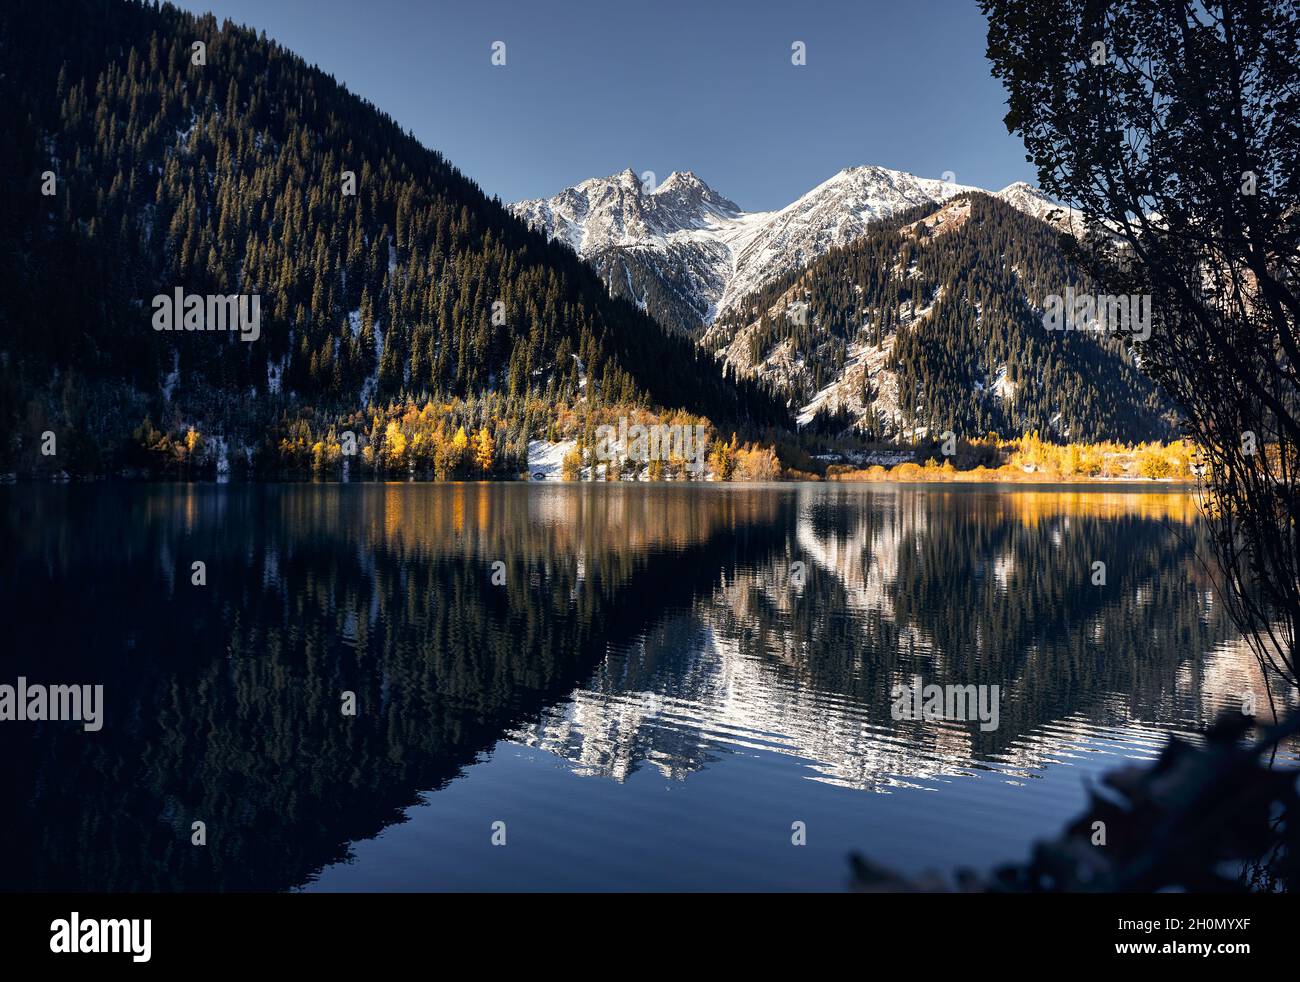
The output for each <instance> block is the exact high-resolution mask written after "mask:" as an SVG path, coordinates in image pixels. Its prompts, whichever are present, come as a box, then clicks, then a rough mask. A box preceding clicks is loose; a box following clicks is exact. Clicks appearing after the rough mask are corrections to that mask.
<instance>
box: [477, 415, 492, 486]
mask: <svg viewBox="0 0 1300 982" xmlns="http://www.w3.org/2000/svg"><path fill="white" fill-rule="evenodd" d="M495 458H496V444H495V443H494V442H493V440H492V434H491V433H490V432H488V428H487V427H486V426H484V427H483V428H482V429H480V430H479V431H478V436H477V437H475V439H474V466H475V467H476V468H478V471H479V473H481V474H490V473H492V464H493V463H494V461H495Z"/></svg>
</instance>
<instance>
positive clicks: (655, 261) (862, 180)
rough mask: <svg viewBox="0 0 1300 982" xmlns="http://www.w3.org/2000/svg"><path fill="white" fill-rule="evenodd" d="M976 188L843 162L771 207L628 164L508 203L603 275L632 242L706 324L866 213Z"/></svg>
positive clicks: (1023, 199)
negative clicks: (651, 176) (654, 183)
mask: <svg viewBox="0 0 1300 982" xmlns="http://www.w3.org/2000/svg"><path fill="white" fill-rule="evenodd" d="M978 190H981V189H980V188H976V187H973V186H970V185H964V184H957V183H955V182H953V181H944V180H938V179H935V178H925V177H917V176H916V175H914V174H909V173H906V172H905V171H897V170H890V169H889V168H887V167H876V166H871V165H864V166H858V167H848V168H845V169H844V170H842V171H840V172H839V173H837V174H834V175H832V176H831V177H830V178H828V179H827V180H825V181H823V182H822V183H821V184H819V185H817V186H816V187H814V188H813V189H812V190H810V191H809V192H807V193H806V194H804V195H802V196H801V197H800V198H798V199H797V200H796V201H793V202H791V203H790V204H788V205H786V206H785V207H784V208H781V209H779V210H777V211H770V212H745V211H742V210H741V209H740V207H739V206H738V205H736V204H735V202H733V201H731V200H730V199H728V198H726V197H724V196H722V195H721V194H719V193H718V192H717V191H715V190H713V188H711V187H709V185H708V184H706V183H705V182H704V181H702V180H701V179H700V178H699V177H697V176H696V175H695V174H693V173H692V172H691V171H673V173H671V174H669V175H668V177H667V178H666V179H665V180H664V181H663V182H662V183H661V184H659V186H658V187H655V188H654V189H653V190H650V191H647V190H646V188H645V185H644V184H643V182H642V180H641V177H640V176H639V175H638V174H637V173H636V172H635V171H633V170H632V169H631V168H630V167H629V168H627V169H626V170H624V171H622V172H620V173H618V174H614V175H611V176H610V177H599V178H591V179H589V180H585V181H583V182H581V183H580V184H577V185H575V186H573V187H571V188H568V189H566V190H564V191H561V192H560V193H559V194H557V195H555V196H554V197H551V198H545V199H537V200H532V201H520V202H518V203H516V204H514V205H511V206H510V209H511V211H512V212H513V213H514V214H515V215H516V216H517V217H519V218H521V219H523V220H524V221H525V222H527V223H528V224H529V225H531V226H532V227H533V228H536V229H538V230H539V231H542V232H545V233H546V234H547V235H548V236H550V237H551V238H557V239H561V240H562V241H565V242H568V243H569V245H570V246H572V247H573V249H574V250H576V251H577V252H578V253H579V254H580V255H582V256H583V257H584V258H586V259H588V260H590V261H592V262H593V263H595V265H596V266H597V267H598V268H600V269H601V270H602V271H603V272H605V273H606V274H607V275H608V274H609V273H610V271H611V270H612V269H613V268H614V267H615V266H618V267H619V268H624V267H623V266H622V265H621V264H620V259H621V258H622V251H623V250H635V255H636V261H637V263H638V267H639V268H640V269H646V268H649V269H652V270H654V271H655V273H654V275H657V276H659V278H660V279H661V280H663V281H664V282H665V283H671V284H672V285H673V289H674V292H675V293H676V294H677V295H678V296H681V297H682V298H683V300H685V301H686V302H687V303H688V305H689V306H690V308H691V309H692V310H693V311H694V313H695V316H698V318H699V320H700V321H701V322H703V323H704V324H708V323H711V322H712V321H713V319H714V318H715V317H716V316H717V315H718V314H719V313H721V312H722V311H724V310H726V309H728V307H729V306H731V305H732V304H734V303H736V302H737V301H738V300H740V299H741V298H742V297H745V296H747V295H748V294H749V293H751V292H752V291H754V290H756V289H758V288H759V287H761V286H763V285H764V284H766V283H768V282H770V281H771V280H772V279H774V278H776V277H778V276H780V275H782V274H783V273H786V272H788V271H789V270H791V269H797V268H800V267H803V266H805V265H807V264H808V263H809V262H811V261H812V260H814V259H816V258H817V257H818V256H820V255H822V254H823V253H825V252H826V251H827V250H829V249H831V248H833V247H835V246H839V245H845V244H846V243H848V242H850V241H852V240H853V239H855V238H857V237H858V236H860V235H862V234H863V233H864V232H865V231H866V229H867V226H868V225H869V224H870V223H871V222H873V221H877V220H880V219H884V218H888V217H889V216H891V215H893V214H896V213H898V212H900V211H903V210H905V209H908V208H911V207H914V206H916V205H923V204H926V203H927V202H935V203H941V202H944V201H946V200H948V199H949V198H952V197H954V196H955V195H958V194H962V193H963V192H967V191H978ZM997 196H998V197H999V198H1002V199H1003V200H1004V201H1006V202H1007V203H1008V204H1010V205H1012V206H1013V207H1015V208H1018V209H1020V210H1021V211H1024V212H1026V213H1028V214H1030V215H1033V216H1034V217H1036V218H1040V219H1044V220H1048V219H1049V217H1050V216H1051V215H1052V214H1053V213H1054V212H1055V211H1056V210H1057V209H1059V208H1060V206H1059V205H1057V204H1056V203H1055V202H1053V201H1051V200H1050V199H1049V198H1047V196H1046V195H1044V194H1043V193H1042V192H1041V191H1038V190H1037V189H1036V188H1032V187H1030V186H1029V185H1027V184H1024V183H1023V182H1021V183H1017V184H1012V185H1010V186H1008V187H1006V188H1004V189H1003V190H1002V191H999V192H998V193H997ZM622 275H624V274H620V276H622Z"/></svg>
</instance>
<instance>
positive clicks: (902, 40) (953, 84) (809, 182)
mask: <svg viewBox="0 0 1300 982" xmlns="http://www.w3.org/2000/svg"><path fill="white" fill-rule="evenodd" d="M179 6H181V7H184V8H186V9H189V10H193V11H207V10H211V11H212V12H213V13H215V14H216V15H217V16H218V17H221V18H226V17H228V18H230V19H231V20H233V21H236V22H237V23H242V24H247V25H249V26H251V27H254V28H256V29H257V30H260V31H265V32H266V33H267V35H268V36H270V37H272V38H274V39H275V40H277V41H279V42H281V43H282V44H284V45H285V46H286V47H288V48H290V49H291V50H293V51H295V52H296V53H297V54H299V55H301V56H302V57H303V58H305V59H306V60H307V61H308V62H310V63H313V64H316V65H318V66H319V67H320V68H322V69H324V70H325V71H327V72H329V73H330V74H332V75H334V76H335V77H336V78H338V79H339V80H340V81H342V82H343V83H345V84H346V85H347V86H348V88H349V89H350V90H351V91H353V92H355V93H357V94H359V95H361V96H364V97H365V98H367V99H369V100H370V101H371V102H373V103H375V105H377V106H378V107H379V108H381V109H383V110H384V111H386V112H387V113H389V114H390V115H391V116H392V117H393V118H394V119H396V120H397V121H398V123H400V124H401V125H402V126H404V127H407V128H409V129H410V130H411V131H413V132H414V133H415V135H416V136H417V137H418V138H419V139H420V140H421V141H422V142H423V143H425V144H426V145H428V146H430V147H433V148H435V149H438V150H440V151H442V152H443V153H444V154H445V155H446V156H447V157H448V159H450V160H451V162H452V163H454V164H455V165H456V166H457V167H459V168H460V169H461V170H462V171H463V172H464V173H466V174H467V175H468V176H470V177H471V178H473V179H474V180H475V181H477V182H478V183H479V185H480V186H481V187H483V189H484V190H485V191H486V192H487V193H488V194H497V195H500V196H501V198H502V199H503V200H505V201H514V200H517V199H520V198H535V197H545V196H549V195H551V194H554V193H555V192H556V191H559V190H560V189H561V188H564V187H567V186H569V185H571V184H575V183H577V182H578V181H580V180H583V179H585V178H588V177H600V176H604V175H607V174H612V173H614V172H616V171H620V170H622V169H623V168H625V167H631V168H632V169H633V170H634V171H636V172H637V173H638V174H639V173H641V172H643V171H646V170H650V171H654V172H655V174H656V175H657V177H658V179H659V180H663V179H664V178H665V177H667V176H668V174H669V173H670V172H672V171H674V170H692V171H694V172H695V173H696V174H697V175H699V177H700V178H701V179H703V180H704V181H706V182H707V183H708V184H710V185H712V186H713V187H714V188H715V189H717V190H718V191H719V192H721V193H722V194H725V195H726V196H728V197H730V198H731V199H732V200H734V201H735V202H736V203H738V204H739V205H740V206H741V207H743V208H745V209H748V210H760V209H770V208H778V207H781V206H782V205H785V204H788V203H789V202H790V201H792V200H794V199H795V198H796V197H798V196H799V195H800V194H802V193H804V192H805V191H807V190H808V189H810V188H811V187H813V186H814V185H816V184H818V183H820V182H821V181H823V180H825V179H826V178H828V177H830V176H831V175H832V174H834V173H835V172H836V171H839V170H841V169H843V168H844V167H849V166H854V165H858V164H879V165H881V166H884V167H892V168H896V169H899V170H906V171H911V172H912V173H915V174H919V175H921V176H924V177H936V178H938V177H942V176H943V174H944V172H945V171H952V172H953V173H954V174H955V175H956V180H957V181H958V182H959V183H961V184H974V185H978V186H981V187H987V188H992V189H994V190H996V189H997V188H1000V187H1003V186H1004V185H1006V184H1009V183H1011V182H1012V181H1017V180H1028V181H1030V182H1031V183H1032V182H1033V181H1034V174H1033V169H1032V167H1031V166H1030V165H1029V164H1028V163H1026V162H1025V159H1024V156H1025V155H1024V150H1023V148H1022V147H1021V145H1020V143H1019V141H1017V140H1015V139H1014V138H1013V137H1011V136H1009V135H1008V134H1007V132H1006V127H1005V126H1004V125H1003V124H1002V117H1003V115H1004V114H1005V112H1006V110H1005V106H1004V101H1005V96H1004V94H1003V91H1002V88H1001V86H1000V85H999V84H998V83H997V82H996V81H995V80H994V79H992V78H991V77H990V75H989V69H988V63H987V62H986V61H985V58H984V46H985V45H984V28H985V26H984V21H983V18H982V17H981V16H980V13H979V10H978V9H977V8H976V6H975V2H974V0H858V2H856V3H854V2H830V0H827V2H818V0H807V2H800V0H780V2H774V0H747V2H746V0H694V2H682V0H655V2H653V3H650V2H646V3H620V2H618V0H603V2H597V0H551V2H543V0H523V2H518V0H455V2H452V0H429V2H420V0H363V2H358V0H182V2H180V3H179ZM494 41H504V42H505V43H506V64H505V66H504V67H494V66H493V65H492V64H491V54H492V51H491V46H492V43H493V42H494ZM795 41H803V42H804V43H805V45H806V50H807V64H806V65H805V66H802V67H796V66H794V65H792V64H791V45H792V43H793V42H795Z"/></svg>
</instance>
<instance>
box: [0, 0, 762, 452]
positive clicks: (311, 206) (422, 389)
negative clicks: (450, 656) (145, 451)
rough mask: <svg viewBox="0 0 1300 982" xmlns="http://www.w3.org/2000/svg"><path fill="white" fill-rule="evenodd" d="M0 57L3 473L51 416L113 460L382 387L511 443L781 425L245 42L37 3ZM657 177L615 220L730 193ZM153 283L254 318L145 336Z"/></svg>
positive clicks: (494, 207)
mask: <svg viewBox="0 0 1300 982" xmlns="http://www.w3.org/2000/svg"><path fill="white" fill-rule="evenodd" d="M0 55H2V58H0V66H2V67H0V175H3V176H2V177H0V180H3V183H4V195H5V202H6V206H5V208H4V209H0V277H3V283H2V284H0V363H2V364H3V365H4V373H3V378H2V379H0V417H2V418H3V425H4V426H5V431H6V434H7V438H6V439H5V440H4V441H0V470H3V471H6V472H10V471H15V470H18V471H22V470H25V469H27V468H29V466H32V465H33V462H36V463H39V462H40V461H41V457H40V456H39V451H38V449H37V447H38V444H39V442H40V439H41V435H42V434H43V433H46V432H52V433H54V434H55V435H56V436H57V437H58V459H57V464H56V465H55V466H56V467H58V468H62V469H65V470H68V471H69V472H71V473H78V472H85V471H94V472H103V471H105V470H108V469H112V468H115V467H117V466H118V465H120V464H122V463H123V462H124V460H125V459H126V458H127V457H128V456H129V453H130V449H131V447H132V446H133V440H134V439H135V436H134V433H133V429H134V428H135V427H139V426H141V425H142V421H146V422H148V425H147V426H146V427H145V429H146V430H148V431H149V432H150V433H152V432H153V430H152V426H153V424H154V423H161V424H163V426H164V429H166V430H170V431H171V432H179V433H180V434H181V435H184V434H185V433H186V432H187V431H189V430H193V431H194V432H196V433H199V434H202V435H204V436H210V437H212V438H213V439H218V440H221V441H223V444H224V442H231V443H233V444H235V445H237V446H238V447H241V448H242V449H243V451H244V453H241V454H238V457H239V458H240V459H244V458H245V457H247V459H248V460H250V461H252V460H253V458H254V457H256V456H258V455H262V454H264V452H266V451H267V450H268V448H270V450H271V452H274V448H275V447H276V446H277V443H279V442H281V441H283V440H285V439H289V437H288V436H287V435H286V429H287V428H288V427H290V426H292V427H296V428H298V429H299V431H300V434H299V437H298V438H296V439H299V440H301V441H305V444H304V445H305V446H306V447H308V448H310V447H311V446H312V444H313V443H314V442H316V441H317V440H325V439H327V438H332V429H330V427H331V426H332V424H331V422H330V421H331V420H337V419H339V418H340V416H341V415H342V414H347V413H352V414H354V415H363V416H364V422H365V423H366V428H369V425H370V420H371V419H372V418H375V417H376V412H375V410H374V407H381V406H384V405H387V404H390V403H393V402H394V401H406V402H410V403H412V404H414V405H415V406H416V407H417V411H418V407H419V406H433V405H434V404H435V403H437V404H440V405H453V404H454V405H455V406H457V407H459V408H457V409H455V412H459V413H461V416H460V417H459V418H454V419H449V420H448V423H449V426H450V431H451V432H455V430H456V427H457V426H461V427H465V428H468V429H469V430H470V431H471V432H477V429H478V428H479V427H480V426H491V427H492V429H493V430H494V431H495V434H494V435H495V436H496V438H497V439H496V445H497V447H508V448H513V451H514V452H515V453H516V455H518V454H521V453H522V452H523V451H522V448H524V447H525V446H526V443H527V439H528V437H529V436H530V435H532V436H537V435H540V434H539V433H537V432H535V430H537V429H538V428H539V427H542V426H545V425H546V416H547V414H553V413H554V412H555V411H557V407H559V406H561V405H565V404H567V405H576V404H579V403H582V404H584V405H586V406H587V407H594V406H604V405H615V404H620V405H621V404H628V403H633V404H639V405H647V406H651V407H660V408H665V409H676V408H682V409H685V410H687V411H690V412H693V413H699V414H703V415H707V416H709V417H711V418H713V419H714V420H715V421H718V422H727V423H733V425H737V424H738V425H741V426H742V427H743V426H744V425H745V424H747V423H752V424H754V425H770V424H780V423H781V422H783V421H784V419H785V417H784V412H783V410H782V409H781V407H780V406H779V405H777V404H776V403H774V402H773V401H772V400H771V399H770V398H769V397H767V396H766V395H765V394H764V393H762V392H760V391H759V390H758V389H757V388H755V387H753V386H747V385H744V384H741V385H737V384H734V382H733V381H730V380H725V379H723V378H722V377H721V376H720V375H719V373H718V371H717V369H716V366H715V365H714V363H713V362H712V360H711V359H710V358H708V357H707V356H706V355H704V354H703V353H701V352H699V351H697V350H696V349H695V347H694V346H693V345H692V344H691V343H690V342H689V341H687V340H686V339H683V338H681V337H679V336H675V335H669V334H667V333H665V332H664V331H663V330H662V329H661V328H660V326H659V325H658V324H657V323H656V322H655V321H654V320H652V319H651V318H650V317H648V316H646V314H645V313H644V312H642V311H640V310H638V309H636V306H635V305H634V304H631V303H628V302H626V301H624V300H622V299H620V298H618V297H612V296H611V295H610V293H609V291H608V290H607V289H606V288H605V286H604V284H603V282H602V281H601V280H600V279H599V278H598V276H597V275H596V274H595V273H593V272H592V270H591V269H590V268H589V267H588V266H587V265H585V264H583V263H582V262H581V261H580V260H579V259H578V258H577V257H575V256H574V255H573V253H572V252H571V251H570V250H569V249H566V248H560V247H557V246H555V245H552V244H550V243H549V242H548V241H547V239H546V238H545V237H544V236H543V235H541V234H538V233H537V232H534V231H530V230H529V229H528V228H527V227H526V226H525V225H524V223H522V222H520V221H518V220H517V219H516V218H514V217H512V216H511V215H510V213H509V212H507V210H506V209H505V208H504V207H503V206H502V205H501V204H500V203H499V202H498V201H496V200H494V199H489V198H488V197H486V196H485V195H484V194H483V192H482V191H481V190H480V189H479V188H478V187H477V186H476V185H475V184H474V183H473V182H472V181H470V180H469V179H467V178H466V177H465V176H463V175H462V174H461V173H460V172H459V171H457V170H456V169H455V167H453V166H452V165H451V164H450V163H449V162H448V161H446V160H445V159H444V158H443V157H442V156H441V155H440V154H438V153H436V152H434V151H432V150H429V149H427V148H426V147H424V146H422V145H421V144H420V143H419V142H417V141H416V140H415V139H414V137H413V136H411V135H410V134H409V133H408V132H406V131H403V130H402V129H401V128H400V127H399V126H398V125H397V124H396V123H395V122H394V121H393V120H392V119H391V118H389V117H388V116H386V115H385V114H383V113H382V112H380V111H379V110H378V109H376V108H375V107H374V106H373V105H371V104H369V103H367V102H365V101H363V100H362V99H360V98H358V97H356V96H354V95H352V94H350V93H349V92H348V91H347V90H346V89H345V88H344V87H343V86H341V85H340V84H339V83H338V82H336V81H335V80H334V79H333V78H332V77H330V76H328V75H326V74H324V73H323V72H321V71H319V70H318V69H315V68H312V67H309V66H308V65H307V64H305V63H304V62H303V61H302V60H301V59H300V58H298V57H297V56H295V55H293V54H292V53H291V52H289V51H287V50H285V49H284V48H282V47H281V46H280V45H278V44H276V43H275V42H274V41H271V40H268V39H267V38H266V37H265V35H261V36H259V35H258V34H256V33H255V32H253V31H251V30H247V29H244V28H240V27H236V26H234V25H232V24H230V23H229V22H226V23H224V24H218V22H217V21H216V19H215V18H213V17H212V16H204V17H197V18H196V17H194V16H191V15H189V14H186V13H182V12H181V11H179V10H177V9H175V8H174V7H170V6H157V5H153V4H146V3H138V2H133V0H51V2H47V3H39V4H5V5H3V7H2V8H0ZM661 190H662V194H660V195H659V196H658V197H657V198H656V204H657V206H658V207H657V208H651V209H649V210H648V211H647V212H646V214H645V215H643V216H640V217H639V218H637V219H636V220H635V221H632V222H631V224H629V225H628V228H627V235H628V236H642V235H653V234H657V232H656V230H660V229H663V228H667V227H678V226H680V225H681V224H683V223H687V222H692V221H694V222H707V221H710V220H714V219H716V218H717V217H718V216H722V215H725V214H729V213H731V212H734V211H735V208H734V205H731V203H730V202H726V201H724V200H721V199H718V198H717V196H715V195H713V194H712V192H710V191H709V190H708V189H707V188H704V187H703V186H702V185H696V184H694V183H693V182H692V181H690V179H689V176H688V175H682V176H680V177H679V179H677V180H675V181H672V182H665V186H664V188H662V189H661ZM602 207H605V206H603V205H602ZM609 208H610V211H611V213H614V212H617V213H619V214H620V215H622V214H623V210H622V209H620V208H614V207H613V205H610V206H609ZM630 218H631V216H629V219H630ZM602 234H607V235H609V236H616V235H618V234H620V233H618V232H617V231H616V230H615V229H613V228H611V229H607V230H603V232H602ZM173 295H175V296H177V297H178V298H179V299H178V300H177V307H178V310H177V313H178V314H179V313H180V309H179V308H180V306H181V303H182V301H183V302H184V303H188V302H189V299H190V298H193V297H195V296H197V297H198V298H199V302H200V305H202V303H203V298H205V297H207V298H212V297H225V296H234V295H241V296H242V297H244V298H245V301H246V302H247V305H246V307H245V310H246V311H251V310H253V309H257V310H258V311H259V318H260V322H259V328H258V331H257V332H256V336H255V337H250V336H247V335H245V338H244V340H241V339H240V337H238V336H237V335H236V334H234V333H223V334H215V335H214V334H212V333H208V332H206V331H203V330H199V331H192V330H181V329H180V327H181V325H180V323H179V322H178V323H177V330H176V331H160V330H157V327H158V324H159V322H158V321H157V320H156V319H155V314H156V310H157V306H156V305H157V302H158V301H157V300H156V298H158V297H162V298H164V299H167V298H171V297H172V296H173ZM253 298H256V299H257V301H258V303H259V304H260V306H259V307H257V308H253V306H252V301H253ZM207 304H208V306H207V309H208V310H209V311H211V310H212V309H213V307H212V301H211V299H209V300H208V301H207ZM187 316H188V315H187ZM203 323H204V322H203V319H202V317H200V318H199V319H198V322H197V326H200V327H202V326H203ZM207 326H208V327H209V328H211V327H212V322H211V321H209V322H208V324H207ZM248 333H249V334H251V333H252V332H248ZM467 405H468V406H469V407H470V408H468V409H467V408H465V406H467ZM368 407H370V408H368ZM503 421H508V422H503ZM299 424H301V426H300V425H299ZM302 427H306V429H305V430H303V429H302ZM498 427H499V428H500V429H498ZM327 431H328V436H327ZM372 442H373V441H372ZM376 450H378V445H377V444H376ZM413 452H414V451H413ZM396 456H400V454H397V455H396ZM403 460H405V458H403ZM412 463H414V460H412Z"/></svg>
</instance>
